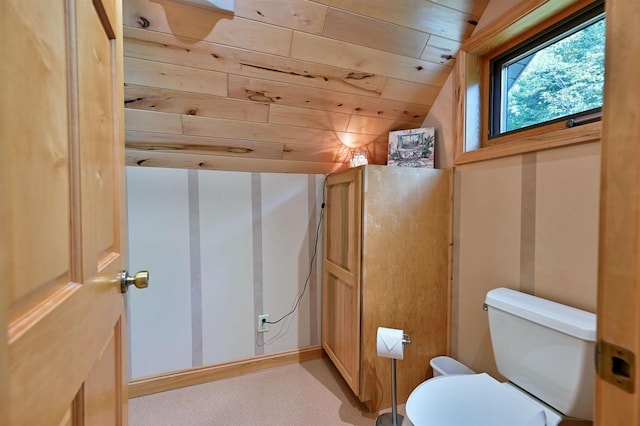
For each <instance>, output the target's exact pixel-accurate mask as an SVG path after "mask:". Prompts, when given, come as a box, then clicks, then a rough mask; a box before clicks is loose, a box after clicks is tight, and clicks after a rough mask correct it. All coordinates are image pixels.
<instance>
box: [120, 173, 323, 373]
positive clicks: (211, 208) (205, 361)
mask: <svg viewBox="0 0 640 426" xmlns="http://www.w3.org/2000/svg"><path fill="white" fill-rule="evenodd" d="M127 180H128V181H127V198H128V216H129V268H130V270H131V271H137V270H139V269H148V270H149V271H150V274H151V279H150V286H149V288H148V289H146V290H137V289H133V290H132V291H130V293H129V297H128V303H129V325H130V351H131V354H130V355H131V356H130V360H131V368H130V374H131V377H132V378H138V377H142V376H148V375H155V374H161V373H166V372H169V371H174V370H180V369H187V368H192V367H198V366H201V365H210V364H217V363H221V362H226V361H232V360H237V359H241V358H247V357H252V356H256V355H262V354H269V353H274V352H280V351H285V350H291V349H297V348H304V347H307V346H311V345H317V344H320V341H319V335H320V316H319V315H320V277H321V273H320V272H321V257H322V256H321V253H322V239H321V238H320V241H319V242H318V256H317V257H316V259H315V261H314V269H313V273H312V275H311V278H310V280H309V283H308V285H307V288H306V290H305V293H304V297H303V298H302V299H301V302H300V304H299V307H298V309H297V311H296V313H295V314H294V315H291V316H290V317H288V318H287V319H286V320H283V321H282V322H281V323H279V324H276V325H271V330H270V331H269V332H267V333H264V334H258V333H257V331H256V327H257V315H258V314H261V313H267V314H270V319H271V320H272V321H275V320H277V319H278V318H280V317H281V316H282V315H284V314H286V313H287V312H289V311H290V310H291V308H292V307H293V305H294V303H295V300H296V299H297V296H298V295H299V294H300V292H301V291H302V289H303V287H304V282H305V279H306V277H307V275H308V273H309V265H310V261H311V256H312V254H313V248H314V243H315V234H316V229H317V225H318V222H317V221H318V219H319V217H320V211H319V209H320V204H321V202H322V188H323V183H324V176H322V175H294V174H286V175H285V174H267V173H240V172H218V171H196V170H176V169H160V168H144V167H129V168H127ZM321 235H322V234H320V236H321Z"/></svg>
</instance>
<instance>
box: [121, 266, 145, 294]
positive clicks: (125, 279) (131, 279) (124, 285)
mask: <svg viewBox="0 0 640 426" xmlns="http://www.w3.org/2000/svg"><path fill="white" fill-rule="evenodd" d="M132 284H133V285H135V286H136V287H137V288H147V287H149V271H139V272H136V274H135V275H134V276H131V275H129V273H128V272H127V271H122V272H120V291H121V292H122V293H126V292H127V290H128V289H129V286H130V285H132Z"/></svg>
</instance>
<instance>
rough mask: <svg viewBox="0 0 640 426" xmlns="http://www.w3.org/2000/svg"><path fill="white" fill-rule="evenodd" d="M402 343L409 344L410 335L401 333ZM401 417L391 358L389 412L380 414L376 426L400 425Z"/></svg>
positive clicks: (394, 365)
mask: <svg viewBox="0 0 640 426" xmlns="http://www.w3.org/2000/svg"><path fill="white" fill-rule="evenodd" d="M401 343H402V345H403V346H404V345H409V344H411V336H409V335H408V334H407V333H402V341H401ZM402 420H403V417H402V416H401V415H399V414H398V398H397V395H396V359H395V358H391V412H390V413H384V414H380V415H379V416H378V418H377V419H376V426H400V425H401V424H402Z"/></svg>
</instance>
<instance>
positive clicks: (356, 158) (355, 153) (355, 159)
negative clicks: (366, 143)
mask: <svg viewBox="0 0 640 426" xmlns="http://www.w3.org/2000/svg"><path fill="white" fill-rule="evenodd" d="M368 163H369V162H368V161H367V151H365V150H364V149H354V150H352V151H351V160H349V167H358V166H363V165H365V164H368Z"/></svg>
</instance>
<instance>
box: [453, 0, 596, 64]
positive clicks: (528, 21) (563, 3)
mask: <svg viewBox="0 0 640 426" xmlns="http://www.w3.org/2000/svg"><path fill="white" fill-rule="evenodd" d="M589 2H591V0H554V1H550V0H524V1H522V2H520V3H519V4H518V5H516V6H515V7H513V8H512V9H510V10H508V11H507V12H506V13H505V14H504V15H503V16H502V17H500V18H498V19H497V20H496V21H495V22H493V23H491V24H490V25H487V26H486V27H484V28H482V29H480V30H479V31H478V32H476V33H474V34H473V35H472V36H471V37H469V38H468V39H467V40H466V41H465V42H464V43H463V44H462V47H461V50H464V51H465V52H468V53H472V54H474V55H479V56H482V55H485V54H487V53H489V52H491V51H493V50H495V49H497V48H499V47H500V46H502V45H503V44H505V43H506V42H508V41H509V40H512V39H513V38H515V37H518V36H520V35H522V34H524V33H525V32H527V31H529V30H531V29H533V28H534V27H536V26H537V25H540V24H541V23H543V22H544V21H546V20H547V19H549V18H550V17H552V16H554V15H556V14H558V13H559V12H561V11H563V10H565V9H567V8H569V7H572V6H574V5H576V4H580V3H585V4H588V3H589ZM580 7H581V6H580Z"/></svg>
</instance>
